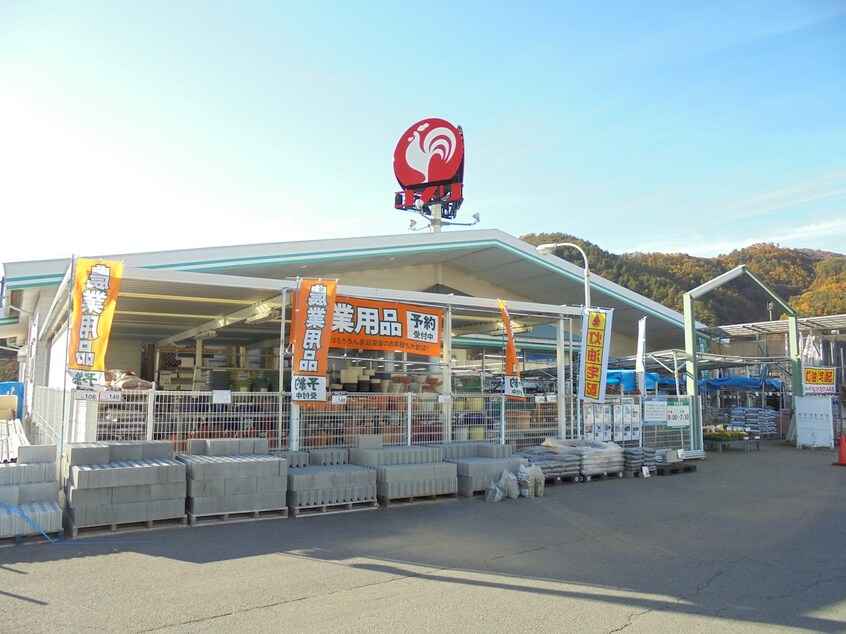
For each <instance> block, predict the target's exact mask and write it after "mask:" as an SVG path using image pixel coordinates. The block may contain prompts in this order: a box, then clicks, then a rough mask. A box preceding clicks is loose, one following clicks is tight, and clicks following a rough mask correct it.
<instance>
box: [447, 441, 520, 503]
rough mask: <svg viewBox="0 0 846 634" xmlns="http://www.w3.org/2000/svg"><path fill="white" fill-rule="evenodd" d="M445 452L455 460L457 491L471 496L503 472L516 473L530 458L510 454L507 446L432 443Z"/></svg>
mask: <svg viewBox="0 0 846 634" xmlns="http://www.w3.org/2000/svg"><path fill="white" fill-rule="evenodd" d="M434 447H437V448H438V449H441V450H442V451H443V452H444V460H446V461H447V462H454V463H455V465H456V469H457V473H458V494H459V495H461V496H463V497H473V495H475V494H476V493H482V492H484V490H485V487H487V486H488V484H489V483H490V482H491V481H493V482H497V481H498V480H499V478H500V476H501V475H502V472H503V471H510V472H511V473H515V474H516V473H517V471H518V470H519V469H520V465H526V466H528V463H529V461H528V460H527V459H526V458H524V457H521V456H514V455H512V448H511V446H510V445H499V444H496V443H486V442H468V443H448V444H443V445H434Z"/></svg>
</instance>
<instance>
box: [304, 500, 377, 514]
mask: <svg viewBox="0 0 846 634" xmlns="http://www.w3.org/2000/svg"><path fill="white" fill-rule="evenodd" d="M288 508H289V509H290V511H291V515H292V516H294V517H311V516H313V515H335V514H337V513H354V512H356V511H371V510H373V509H378V508H379V502H377V501H376V500H363V501H361V502H339V503H338V504H321V505H316V506H289V507H288Z"/></svg>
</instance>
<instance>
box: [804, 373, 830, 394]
mask: <svg viewBox="0 0 846 634" xmlns="http://www.w3.org/2000/svg"><path fill="white" fill-rule="evenodd" d="M836 377H837V372H836V370H835V368H809V367H806V368H804V372H803V378H804V383H805V394H807V395H810V394H837V385H836Z"/></svg>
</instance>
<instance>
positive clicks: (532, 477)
mask: <svg viewBox="0 0 846 634" xmlns="http://www.w3.org/2000/svg"><path fill="white" fill-rule="evenodd" d="M529 481H530V486H531V487H532V489H533V491H534V495H535V497H539V498H542V497H543V492H544V487H545V484H546V477H545V476H544V475H543V471H542V470H541V468H540V467H539V466H537V465H532V466H531V467H530V468H529Z"/></svg>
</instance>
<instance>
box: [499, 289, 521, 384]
mask: <svg viewBox="0 0 846 634" xmlns="http://www.w3.org/2000/svg"><path fill="white" fill-rule="evenodd" d="M497 301H498V302H499V312H500V313H501V314H502V324H503V327H504V329H505V376H504V377H503V387H502V390H503V394H505V397H506V398H510V399H515V400H525V399H524V394H523V383H522V381H521V380H520V366H519V364H518V363H517V348H516V347H515V345H514V334H513V332H512V331H511V318H510V317H509V316H508V308H506V306H505V302H504V301H502V300H501V299H500V300H497Z"/></svg>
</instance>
